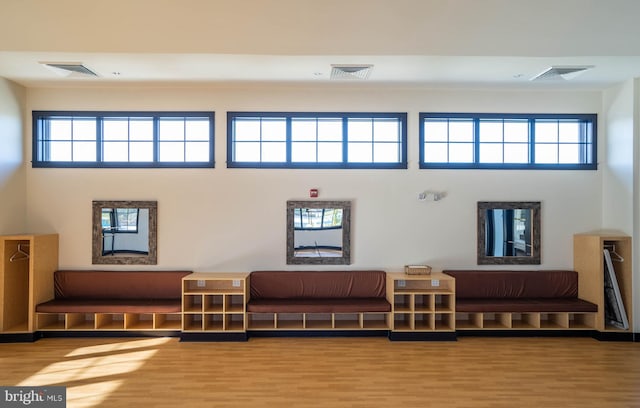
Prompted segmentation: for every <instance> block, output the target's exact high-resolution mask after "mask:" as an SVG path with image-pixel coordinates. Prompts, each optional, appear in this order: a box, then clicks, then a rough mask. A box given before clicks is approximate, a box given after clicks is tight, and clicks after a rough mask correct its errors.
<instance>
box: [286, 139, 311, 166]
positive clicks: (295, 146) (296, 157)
mask: <svg viewBox="0 0 640 408" xmlns="http://www.w3.org/2000/svg"><path fill="white" fill-rule="evenodd" d="M291 161H293V162H315V161H316V143H315V142H296V143H292V144H291Z"/></svg>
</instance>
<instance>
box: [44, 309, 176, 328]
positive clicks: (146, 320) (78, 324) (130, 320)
mask: <svg viewBox="0 0 640 408" xmlns="http://www.w3.org/2000/svg"><path fill="white" fill-rule="evenodd" d="M181 319H182V314H181V313H180V312H177V313H36V327H37V330H40V331H62V330H69V331H94V330H95V331H123V330H124V331H126V330H131V331H178V330H181V328H182V320H181Z"/></svg>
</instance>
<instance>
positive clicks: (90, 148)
mask: <svg viewBox="0 0 640 408" xmlns="http://www.w3.org/2000/svg"><path fill="white" fill-rule="evenodd" d="M73 161H74V162H77V161H96V143H95V142H73Z"/></svg>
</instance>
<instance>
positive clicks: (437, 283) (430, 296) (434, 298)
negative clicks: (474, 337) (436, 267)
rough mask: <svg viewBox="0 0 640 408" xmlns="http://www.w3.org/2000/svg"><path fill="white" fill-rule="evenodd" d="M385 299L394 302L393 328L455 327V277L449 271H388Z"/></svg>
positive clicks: (428, 329) (409, 329)
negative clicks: (408, 273)
mask: <svg viewBox="0 0 640 408" xmlns="http://www.w3.org/2000/svg"><path fill="white" fill-rule="evenodd" d="M387 300H389V303H391V304H392V305H393V310H392V312H391V315H392V317H391V318H390V322H391V323H392V326H391V330H392V331H396V332H400V331H401V332H436V331H447V332H454V331H455V330H456V318H455V301H456V295H455V280H454V279H453V278H452V277H451V276H449V275H445V274H443V273H440V272H434V273H432V274H429V275H407V274H405V273H401V272H391V273H387Z"/></svg>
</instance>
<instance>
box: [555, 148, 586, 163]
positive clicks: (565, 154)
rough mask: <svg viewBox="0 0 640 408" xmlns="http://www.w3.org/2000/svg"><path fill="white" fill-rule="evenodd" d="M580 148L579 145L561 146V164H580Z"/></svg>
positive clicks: (559, 160) (559, 159)
mask: <svg viewBox="0 0 640 408" xmlns="http://www.w3.org/2000/svg"><path fill="white" fill-rule="evenodd" d="M580 147H581V145H579V144H561V145H560V148H559V155H560V157H559V158H558V162H559V163H565V164H572V163H580V162H581V160H580Z"/></svg>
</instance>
